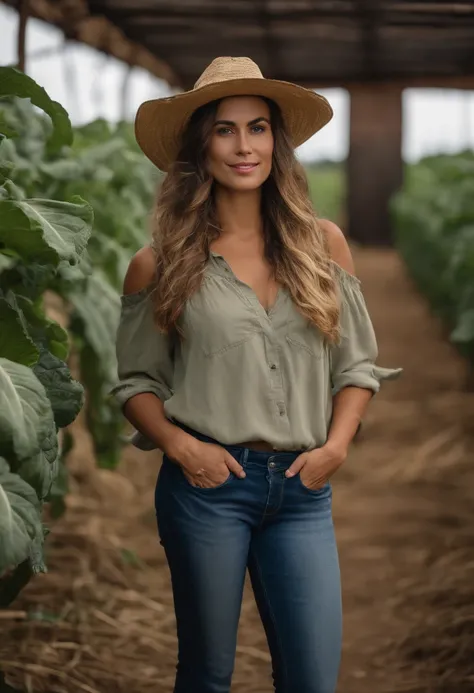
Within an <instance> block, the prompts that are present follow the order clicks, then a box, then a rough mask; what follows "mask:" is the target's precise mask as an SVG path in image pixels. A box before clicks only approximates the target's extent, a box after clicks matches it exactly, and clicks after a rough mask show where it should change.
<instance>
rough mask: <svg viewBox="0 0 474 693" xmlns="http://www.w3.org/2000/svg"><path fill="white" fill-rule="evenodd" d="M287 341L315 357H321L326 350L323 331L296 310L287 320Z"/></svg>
mask: <svg viewBox="0 0 474 693" xmlns="http://www.w3.org/2000/svg"><path fill="white" fill-rule="evenodd" d="M286 341H287V342H288V344H289V345H290V346H291V347H294V348H296V349H300V350H302V351H305V352H306V353H307V354H309V355H310V356H312V357H313V358H314V359H321V358H322V357H323V355H324V352H325V340H324V338H323V335H322V333H321V331H320V330H318V328H317V327H315V325H313V324H312V323H311V322H310V321H309V320H307V319H306V318H304V317H303V316H302V315H301V314H299V313H298V312H296V311H295V312H294V313H293V316H292V317H291V318H290V320H288V322H287V326H286Z"/></svg>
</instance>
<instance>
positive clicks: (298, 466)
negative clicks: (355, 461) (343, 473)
mask: <svg viewBox="0 0 474 693" xmlns="http://www.w3.org/2000/svg"><path fill="white" fill-rule="evenodd" d="M346 457H347V451H346V450H343V449H339V448H337V447H335V446H333V445H331V444H330V443H326V445H323V446H322V447H321V448H316V449H315V450H310V451H309V452H303V453H301V455H298V457H297V458H296V460H295V461H294V462H293V464H292V465H291V466H290V467H289V468H288V469H287V470H286V472H285V474H286V476H287V477H292V476H295V474H298V473H299V474H300V479H301V483H302V484H303V486H306V487H307V488H309V489H311V490H312V491H317V490H318V489H320V488H322V487H323V486H324V485H325V484H326V483H327V481H328V479H329V478H330V477H331V476H332V475H333V474H334V473H335V472H336V471H337V470H338V469H339V467H340V466H341V465H342V463H343V462H344V460H345V459H346Z"/></svg>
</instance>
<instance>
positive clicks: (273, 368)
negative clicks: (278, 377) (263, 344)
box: [270, 363, 276, 371]
mask: <svg viewBox="0 0 474 693" xmlns="http://www.w3.org/2000/svg"><path fill="white" fill-rule="evenodd" d="M270 368H271V369H272V371H274V370H275V369H276V365H275V364H274V363H272V365H271V366H270Z"/></svg>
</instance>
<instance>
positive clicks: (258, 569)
mask: <svg viewBox="0 0 474 693" xmlns="http://www.w3.org/2000/svg"><path fill="white" fill-rule="evenodd" d="M251 551H252V554H253V557H254V560H255V567H256V568H257V573H258V577H259V580H260V586H261V588H262V592H263V595H264V598H265V601H266V604H267V607H268V612H269V614H270V620H271V622H272V625H273V629H274V631H275V635H276V641H277V645H278V649H279V651H280V662H281V668H282V672H283V686H284V688H285V689H286V688H287V683H288V672H287V669H286V660H285V658H284V656H283V644H282V642H281V639H280V634H279V632H278V628H277V621H276V618H275V614H274V613H273V608H272V605H271V602H270V599H269V597H268V592H267V588H266V586H265V581H264V580H263V575H262V571H261V570H260V563H259V562H258V558H257V552H256V551H255V549H253V548H252V549H251Z"/></svg>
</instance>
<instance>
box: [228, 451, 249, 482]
mask: <svg viewBox="0 0 474 693" xmlns="http://www.w3.org/2000/svg"><path fill="white" fill-rule="evenodd" d="M224 462H225V463H226V465H227V467H228V468H229V470H230V471H231V472H232V473H233V474H235V476H238V477H240V478H241V479H243V478H244V477H245V472H244V468H243V467H242V465H241V464H239V463H238V462H237V460H236V459H235V457H232V455H231V454H230V452H227V453H226V456H225V459H224Z"/></svg>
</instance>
